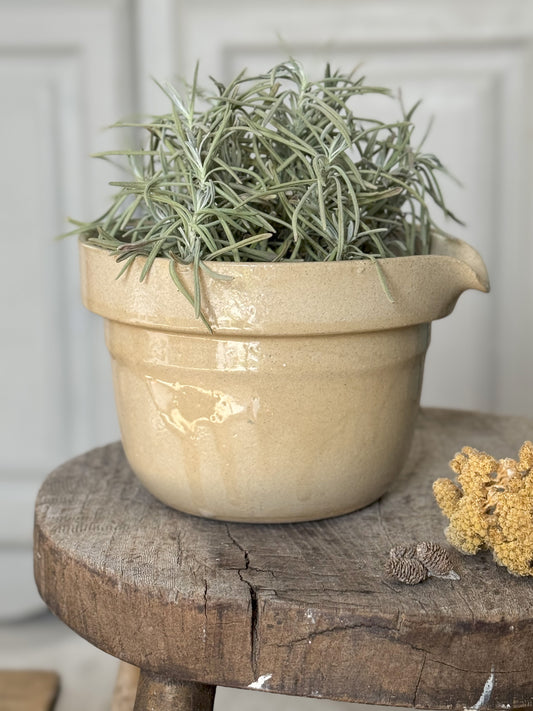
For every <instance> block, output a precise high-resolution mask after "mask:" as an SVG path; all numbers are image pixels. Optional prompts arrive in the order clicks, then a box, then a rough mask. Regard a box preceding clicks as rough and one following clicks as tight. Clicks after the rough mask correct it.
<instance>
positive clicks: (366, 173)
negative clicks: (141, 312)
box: [75, 60, 455, 311]
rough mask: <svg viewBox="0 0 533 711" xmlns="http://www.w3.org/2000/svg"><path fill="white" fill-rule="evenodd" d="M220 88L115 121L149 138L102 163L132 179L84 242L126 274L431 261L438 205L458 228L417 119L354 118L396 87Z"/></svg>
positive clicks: (273, 80)
mask: <svg viewBox="0 0 533 711" xmlns="http://www.w3.org/2000/svg"><path fill="white" fill-rule="evenodd" d="M213 83H214V87H215V88H214V90H213V91H212V92H211V93H209V92H206V91H201V90H200V89H199V88H198V85H197V79H196V75H195V78H194V81H193V83H192V85H191V87H189V89H188V92H187V95H186V96H185V97H183V96H182V95H180V94H179V93H178V92H177V91H176V90H175V89H174V88H173V87H172V86H170V85H168V84H167V85H164V86H161V88H162V89H163V91H164V92H165V93H166V95H167V97H168V99H169V101H170V112H169V113H168V114H164V115H161V116H156V117H153V118H151V119H150V120H148V121H146V122H144V123H141V124H133V123H126V122H121V123H119V124H117V125H118V126H130V127H131V126H136V127H137V128H139V127H140V128H141V129H143V132H145V133H146V134H147V141H146V143H145V144H144V147H143V148H142V149H140V150H130V151H109V152H106V153H104V154H100V157H105V158H109V157H113V156H115V157H116V156H119V157H120V160H125V161H126V162H127V164H128V165H129V171H130V175H129V176H128V177H129V179H128V180H124V181H121V182H114V183H113V185H115V186H117V187H118V188H119V191H118V192H117V193H116V195H115V197H114V199H113V201H112V204H111V206H110V208H109V209H108V210H107V212H106V213H105V214H104V215H102V216H101V217H100V218H98V219H97V220H95V221H93V222H90V223H75V224H76V225H77V227H76V230H75V232H78V233H81V234H83V235H84V237H85V238H86V239H88V240H89V241H91V242H94V243H96V244H98V245H100V246H102V247H104V248H107V249H110V250H112V251H113V252H115V253H116V254H117V256H118V259H119V260H120V261H122V260H126V265H125V266H127V264H129V263H130V261H131V260H132V259H135V257H137V256H139V255H142V256H145V257H147V258H148V259H147V261H146V265H145V269H144V272H143V276H144V274H146V272H147V271H148V269H149V268H150V266H151V264H152V263H153V260H154V259H155V258H156V257H161V256H162V257H167V258H169V259H170V261H171V265H174V264H177V263H181V264H193V265H194V268H195V270H196V271H198V270H199V269H206V270H208V267H207V265H206V264H205V262H209V261H212V260H222V261H237V262H238V261H268V262H275V261H281V260H289V261H301V260H303V261H331V260H340V259H361V258H371V259H375V258H380V257H391V256H403V255H412V254H424V253H427V252H428V251H429V246H430V236H431V232H432V231H433V230H435V229H437V228H436V226H435V225H434V223H433V220H432V218H431V216H430V213H429V209H428V205H427V202H426V200H427V198H428V196H429V197H430V198H431V201H432V202H433V203H435V204H436V205H437V206H438V207H440V208H441V210H442V212H443V213H444V214H445V215H446V216H450V217H452V218H453V219H455V218H454V216H453V215H452V214H451V213H450V211H449V210H448V209H447V208H446V206H445V204H444V201H443V197H442V193H441V190H440V187H439V184H438V181H437V178H436V172H438V171H442V170H443V167H442V165H441V163H440V161H439V160H438V159H437V158H436V157H435V156H434V155H429V154H426V153H423V152H422V151H421V150H420V149H419V148H416V147H414V146H413V145H412V143H411V140H412V134H413V129H414V126H413V123H412V114H413V111H414V109H413V110H411V111H410V112H408V113H406V112H402V117H401V119H400V120H399V121H397V122H395V123H387V124H386V123H383V122H380V121H378V120H376V119H373V118H372V119H370V118H361V117H358V116H357V115H356V113H354V112H355V111H356V110H357V100H358V97H361V96H362V95H363V94H367V93H380V94H383V93H388V92H387V90H385V89H382V88H376V87H370V86H367V85H366V84H365V83H364V79H363V78H353V75H352V74H349V75H346V74H343V73H340V72H334V73H332V72H331V71H330V69H329V66H328V67H327V68H326V71H325V75H324V77H323V78H322V79H320V80H318V81H310V80H308V79H307V77H306V75H305V73H304V70H303V68H302V66H301V65H300V64H299V63H298V62H296V61H294V60H290V61H287V62H284V63H281V64H278V65H277V66H275V67H274V68H273V69H272V70H271V71H270V72H269V73H267V74H264V75H260V76H255V77H246V76H245V75H244V73H243V74H240V75H239V76H238V77H237V78H236V79H234V80H233V81H232V82H231V83H229V84H228V85H227V86H226V85H224V84H221V83H220V82H218V81H215V80H213ZM200 104H201V106H200ZM208 271H209V272H210V273H212V272H211V270H208ZM171 273H172V274H173V276H174V278H175V280H176V279H177V273H176V270H175V269H174V268H171ZM177 286H178V287H179V286H180V284H179V280H178V281H177ZM193 300H194V301H195V302H196V305H197V310H198V311H199V299H197V298H194V299H193Z"/></svg>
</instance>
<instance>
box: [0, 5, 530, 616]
mask: <svg viewBox="0 0 533 711" xmlns="http://www.w3.org/2000/svg"><path fill="white" fill-rule="evenodd" d="M532 48H533V3H532V2H531V0H506V1H505V2H501V0H469V2H464V0H462V1H460V2H459V1H457V0H441V1H440V2H438V3H428V2H427V0H327V1H325V0H269V2H268V3H265V2H259V0H225V2H220V1H217V0H195V2H189V1H186V0H136V2H133V1H132V2H128V0H70V1H67V0H41V2H39V3H36V2H32V1H31V0H16V1H15V0H0V135H1V136H2V153H1V157H0V160H1V162H2V170H1V171H0V188H1V189H0V214H1V215H2V230H1V236H0V239H1V244H2V251H1V252H0V260H1V261H0V263H1V265H2V270H1V275H2V276H1V279H0V290H1V295H2V298H1V300H0V313H1V323H2V330H1V335H0V339H1V366H2V367H1V369H0V385H1V397H0V403H1V404H0V408H1V410H0V412H1V420H0V425H1V427H0V433H1V434H0V443H1V447H0V566H2V568H1V569H2V574H1V575H0V617H2V616H4V617H6V616H13V615H17V614H23V613H24V612H27V611H29V610H30V609H32V608H33V606H34V605H35V604H36V596H35V593H34V591H33V586H32V584H31V548H30V546H31V527H32V523H31V522H32V508H33V499H34V496H35V492H36V489H37V487H38V485H39V482H40V481H41V480H42V478H43V476H45V475H46V473H47V472H48V471H49V470H50V469H51V468H52V467H54V466H55V465H56V464H58V463H59V462H61V461H62V460H64V459H66V458H67V457H69V456H71V455H73V454H75V453H78V452H81V451H83V450H85V449H87V448H89V447H92V446H95V445H96V444H99V443H102V442H105V441H109V440H111V439H114V438H116V437H117V436H118V429H117V426H116V422H115V415H114V405H113V398H112V394H111V388H110V378H109V365H108V359H107V354H106V353H105V351H104V346H103V338H102V334H101V327H100V324H99V323H98V321H97V320H96V319H93V318H92V316H91V315H89V314H87V313H85V312H84V311H83V309H82V307H81V305H80V301H79V296H78V283H77V261H76V249H75V243H74V241H66V242H63V243H57V242H54V240H53V238H54V236H55V235H57V234H58V233H60V232H62V231H64V230H65V229H66V228H67V225H66V221H65V218H66V216H67V215H72V216H75V217H82V218H83V217H90V216H93V215H95V214H96V213H98V212H99V211H100V208H101V207H102V205H103V202H104V200H105V196H106V194H107V189H106V188H105V182H106V180H107V179H108V178H109V177H110V173H109V170H108V168H107V167H106V164H104V163H102V162H98V161H94V160H90V159H89V158H88V154H90V153H91V152H94V151H95V150H100V149H102V148H109V147H114V145H115V141H116V140H117V136H116V135H114V134H110V133H106V132H104V131H102V130H101V129H102V128H103V127H104V126H106V125H108V124H109V123H111V122H112V121H114V120H115V119H117V118H119V117H122V116H125V115H129V114H132V113H134V112H135V111H137V110H140V111H146V112H148V113H154V112H158V111H161V110H165V108H166V100H165V98H164V96H163V95H162V94H161V92H160V91H159V89H158V88H157V86H156V85H155V83H154V82H153V81H152V80H151V78H150V77H151V76H152V77H156V78H158V79H161V80H165V79H170V80H178V79H179V78H185V79H187V78H190V77H191V75H192V72H193V69H194V65H195V63H196V61H197V60H200V74H201V76H202V77H203V79H204V80H205V81H208V79H207V77H208V75H209V74H212V75H214V76H216V77H217V78H220V79H222V80H224V79H228V78H230V76H231V75H233V74H234V73H236V72H238V71H240V69H241V68H242V67H244V66H247V67H248V68H249V70H250V71H253V72H255V71H259V70H264V69H266V68H268V67H269V66H270V65H272V64H273V63H274V62H275V61H277V60H278V59H280V58H283V57H286V56H288V55H293V56H295V57H298V58H300V59H302V60H303V61H304V62H305V64H306V66H307V67H308V71H309V73H310V74H313V73H315V72H320V71H322V69H323V66H324V63H325V61H327V60H329V61H331V63H332V64H333V65H337V66H339V67H342V68H345V69H348V68H352V67H353V66H355V65H359V64H360V65H361V69H360V71H361V72H362V73H364V74H365V75H366V76H367V78H368V80H369V81H370V82H372V83H379V84H383V85H387V86H390V87H391V88H393V89H397V88H400V87H401V89H402V95H403V99H404V102H405V103H406V104H408V105H409V104H411V103H414V102H415V101H416V100H417V99H419V98H422V99H423V102H422V105H421V107H420V108H419V110H418V112H417V113H418V120H419V122H420V124H421V126H422V127H423V128H425V126H426V124H427V123H428V122H429V121H430V120H431V119H432V120H433V125H432V131H431V133H430V136H429V138H428V140H427V144H426V146H427V148H428V150H431V151H433V152H435V153H436V154H437V155H439V156H440V157H441V158H442V159H443V161H444V162H445V164H446V165H447V167H448V168H449V169H450V171H451V172H452V173H453V174H454V175H456V176H457V177H458V178H459V179H460V181H461V182H462V184H463V185H462V187H459V185H458V184H457V183H456V182H453V181H451V180H450V181H449V182H448V183H446V184H445V189H446V190H447V193H448V195H449V202H450V203H451V206H452V208H453V209H454V211H455V212H456V213H457V214H459V216H461V217H462V219H463V220H464V221H465V223H466V226H465V227H462V228H460V229H454V231H455V232H456V233H457V234H458V235H459V236H461V237H463V238H465V239H466V240H467V241H469V242H470V243H472V244H474V245H475V246H476V247H477V248H478V249H479V250H480V251H481V253H482V254H483V256H484V258H485V260H486V262H487V265H488V267H489V272H490V275H491V282H492V287H493V290H492V292H491V294H490V295H489V296H487V295H484V294H480V293H472V292H471V293H468V294H466V295H465V296H463V297H462V298H461V300H460V301H459V303H458V305H457V308H456V310H455V312H454V313H453V314H452V315H451V316H450V317H448V318H447V319H446V320H444V321H442V322H438V323H436V324H435V326H434V329H433V342H432V345H431V347H430V351H429V355H428V361H427V368H426V377H425V384H424V391H423V401H424V403H425V404H428V405H441V406H447V407H458V408H470V409H478V410H485V411H492V412H508V413H516V414H528V415H531V416H533V377H532V375H531V363H532V362H533V286H532V284H533V279H532V277H531V274H532V273H533V249H532V247H533V239H532V225H531V219H530V208H529V204H530V202H531V195H532V192H533V191H532V188H533V181H532V165H533V160H532V159H533V134H532V126H533V122H532V107H531V98H530V97H531V95H532V92H531V88H532V86H533V69H532V67H533V64H532V56H533V53H532ZM375 108H377V109H379V110H380V111H382V112H383V117H384V118H390V116H391V115H393V113H392V112H393V111H396V109H395V107H394V105H393V103H392V102H388V103H385V104H380V105H379V106H376V107H375ZM423 128H422V130H423ZM421 132H422V131H421ZM450 454H453V453H450ZM5 571H8V572H7V573H6V572H5Z"/></svg>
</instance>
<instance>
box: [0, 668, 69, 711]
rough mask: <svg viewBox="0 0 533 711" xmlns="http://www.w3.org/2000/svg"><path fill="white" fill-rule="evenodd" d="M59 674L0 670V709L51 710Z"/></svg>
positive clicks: (10, 710)
mask: <svg viewBox="0 0 533 711" xmlns="http://www.w3.org/2000/svg"><path fill="white" fill-rule="evenodd" d="M58 693H59V676H58V675H57V674H56V673H55V672H49V671H4V670H1V671H0V709H1V711H52V709H53V708H54V705H55V701H56V698H57V695H58Z"/></svg>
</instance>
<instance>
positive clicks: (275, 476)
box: [80, 237, 488, 522]
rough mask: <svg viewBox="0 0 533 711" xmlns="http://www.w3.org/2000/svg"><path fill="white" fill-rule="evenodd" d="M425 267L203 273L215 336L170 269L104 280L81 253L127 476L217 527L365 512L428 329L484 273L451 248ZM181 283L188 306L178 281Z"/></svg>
mask: <svg viewBox="0 0 533 711" xmlns="http://www.w3.org/2000/svg"><path fill="white" fill-rule="evenodd" d="M433 251H434V254H431V255H427V256H417V257H402V258H396V259H385V260H380V265H381V269H382V273H383V275H384V277H385V279H386V282H387V285H388V288H389V290H390V292H391V294H392V296H393V298H394V303H391V301H390V300H389V299H388V298H387V296H386V294H385V292H384V289H383V286H382V283H381V281H380V278H379V273H378V270H377V268H376V266H375V265H374V264H372V263H371V262H369V261H350V262H348V261H346V262H336V263H298V264H294V263H293V264H290V263H278V264H259V263H248V264H235V263H213V264H212V268H213V269H214V271H216V272H219V273H220V274H224V275H227V276H230V277H231V280H230V281H228V280H224V281H222V280H214V279H212V278H209V277H206V276H205V275H204V274H203V273H202V304H203V308H204V312H205V314H206V316H207V318H208V320H209V322H210V324H211V325H212V328H213V334H209V333H208V331H207V329H206V327H205V326H204V325H203V324H202V323H201V322H200V321H199V320H197V319H196V318H195V317H194V313H193V309H192V307H191V306H190V304H189V303H188V302H187V301H186V300H185V298H184V297H183V296H182V295H181V294H180V293H179V292H178V291H177V289H176V287H175V286H174V284H173V283H172V281H171V279H170V277H169V273H168V261H167V260H165V259H157V260H156V261H155V263H154V265H153V267H152V269H151V271H150V273H149V276H148V277H147V279H146V280H145V281H144V282H143V283H140V282H139V275H140V272H141V270H142V266H143V260H142V259H137V260H136V261H135V263H134V264H133V266H132V267H131V268H130V269H129V271H128V272H127V273H126V274H125V275H124V276H122V277H121V278H120V279H116V276H117V273H118V266H117V264H116V262H115V259H114V257H113V256H111V255H110V253H109V252H107V251H105V250H102V249H100V248H98V247H94V246H89V245H87V244H86V243H84V242H80V255H81V274H82V294H83V300H84V303H85V305H86V306H87V307H88V308H89V309H90V310H92V311H94V312H96V313H98V314H100V315H101V316H103V317H104V318H105V319H106V339H107V344H108V348H109V351H110V353H111V356H112V362H113V376H114V384H115V397H116V402H117V410H118V415H119V422H120V427H121V432H122V439H123V444H124V449H125V452H126V456H127V458H128V461H129V463H130V465H131V467H132V469H133V471H134V472H135V473H136V475H137V476H138V477H139V479H140V480H141V481H142V482H143V484H144V485H145V486H146V488H147V489H148V490H149V491H150V492H151V493H152V494H153V495H154V496H156V497H157V498H158V499H160V500H161V501H163V502H164V503H166V504H168V505H169V506H172V507H174V508H176V509H179V510H181V511H185V512H188V513H191V514H195V515H198V516H205V517H209V518H216V519H223V520H228V521H248V522H289V521H293V522H294V521H304V520H312V519H320V518H325V517H329V516H336V515H340V514H344V513H348V512H350V511H354V510H356V509H358V508H361V507H363V506H366V505H367V504H369V503H371V502H373V501H375V500H376V499H377V498H379V497H380V496H381V495H382V494H383V493H384V492H385V491H386V489H387V487H388V486H389V485H390V483H391V481H392V480H393V479H394V477H395V476H396V474H398V472H399V471H400V469H401V468H402V465H403V464H404V462H405V459H406V456H407V453H408V450H409V446H410V443H411V438H412V433H413V428H414V420H415V416H416V413H417V410H418V406H419V399H420V389H421V383H422V371H423V363H424V357H425V353H426V349H427V346H428V342H429V330H430V322H431V321H432V320H433V319H437V318H441V317H443V316H445V315H447V314H448V313H450V311H451V310H452V309H453V306H454V304H455V302H456V300H457V298H458V297H459V295H460V293H461V292H462V291H464V290H465V289H468V288H474V289H479V290H482V291H487V290H488V279H487V274H486V270H485V267H484V264H483V262H482V260H481V258H480V257H479V255H478V254H477V252H475V250H473V249H472V248H471V247H469V246H468V245H466V244H465V243H463V242H460V241H459V240H452V239H449V238H440V237H439V238H435V239H434V247H433ZM181 277H182V279H183V281H184V282H185V283H187V284H188V285H189V288H191V292H192V275H191V271H190V270H189V269H188V268H185V267H184V268H183V269H182V271H181Z"/></svg>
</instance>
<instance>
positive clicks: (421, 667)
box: [412, 653, 428, 707]
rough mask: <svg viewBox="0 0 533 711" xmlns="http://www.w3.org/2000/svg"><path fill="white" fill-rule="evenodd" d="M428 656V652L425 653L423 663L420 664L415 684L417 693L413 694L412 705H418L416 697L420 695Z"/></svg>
mask: <svg viewBox="0 0 533 711" xmlns="http://www.w3.org/2000/svg"><path fill="white" fill-rule="evenodd" d="M427 658H428V655H427V653H426V654H424V658H423V659H422V664H421V666H420V672H419V673H418V679H417V680H416V686H415V693H414V694H413V703H412V705H413V706H414V707H416V697H417V696H418V689H419V687H420V682H421V681H422V674H423V672H424V667H425V666H426V660H427Z"/></svg>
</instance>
